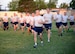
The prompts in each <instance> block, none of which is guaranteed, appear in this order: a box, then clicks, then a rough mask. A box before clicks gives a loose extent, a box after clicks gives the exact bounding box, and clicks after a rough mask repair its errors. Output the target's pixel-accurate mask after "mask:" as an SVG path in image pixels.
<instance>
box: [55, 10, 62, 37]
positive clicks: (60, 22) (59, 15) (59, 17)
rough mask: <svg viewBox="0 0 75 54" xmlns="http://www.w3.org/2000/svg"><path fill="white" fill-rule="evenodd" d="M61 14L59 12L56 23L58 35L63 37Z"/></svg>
mask: <svg viewBox="0 0 75 54" xmlns="http://www.w3.org/2000/svg"><path fill="white" fill-rule="evenodd" d="M59 12H60V11H58V12H57V15H56V16H55V18H54V19H55V21H56V27H57V28H58V35H59V36H62V15H61V14H60V13H59Z"/></svg>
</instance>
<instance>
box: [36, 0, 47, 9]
mask: <svg viewBox="0 0 75 54" xmlns="http://www.w3.org/2000/svg"><path fill="white" fill-rule="evenodd" d="M35 2H36V6H37V7H38V9H46V8H47V4H46V3H45V2H44V0H36V1H35Z"/></svg>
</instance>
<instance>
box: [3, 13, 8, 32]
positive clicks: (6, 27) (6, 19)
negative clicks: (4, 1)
mask: <svg viewBox="0 0 75 54" xmlns="http://www.w3.org/2000/svg"><path fill="white" fill-rule="evenodd" d="M3 26H4V27H3V29H4V31H5V30H8V16H7V13H5V15H4V17H3Z"/></svg>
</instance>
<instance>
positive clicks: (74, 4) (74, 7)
mask: <svg viewBox="0 0 75 54" xmlns="http://www.w3.org/2000/svg"><path fill="white" fill-rule="evenodd" d="M70 7H71V8H73V9H75V0H72V1H71V2H70Z"/></svg>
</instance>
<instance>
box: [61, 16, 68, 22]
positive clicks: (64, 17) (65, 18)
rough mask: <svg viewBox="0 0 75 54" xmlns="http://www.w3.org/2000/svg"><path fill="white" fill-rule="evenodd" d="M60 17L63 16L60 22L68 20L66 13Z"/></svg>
mask: <svg viewBox="0 0 75 54" xmlns="http://www.w3.org/2000/svg"><path fill="white" fill-rule="evenodd" d="M62 18H63V20H62V22H63V23H66V22H67V20H68V16H67V15H63V16H62Z"/></svg>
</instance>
